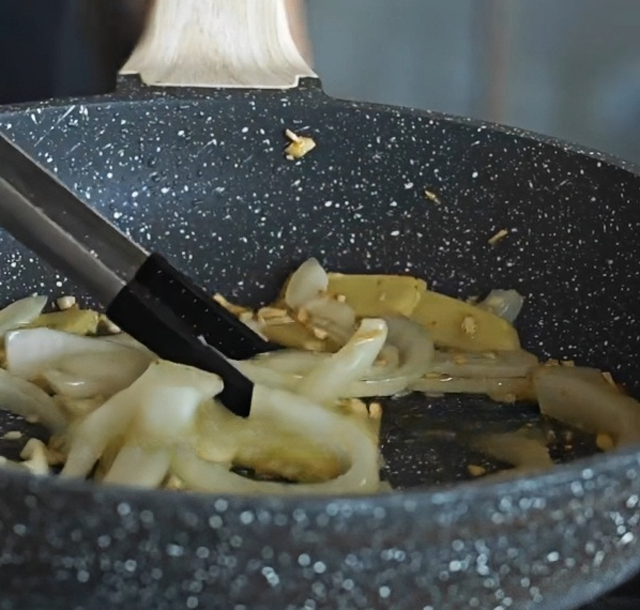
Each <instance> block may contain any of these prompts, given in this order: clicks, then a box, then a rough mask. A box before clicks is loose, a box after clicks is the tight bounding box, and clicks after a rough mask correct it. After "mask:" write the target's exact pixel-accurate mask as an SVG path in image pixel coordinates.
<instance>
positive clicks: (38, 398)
mask: <svg viewBox="0 0 640 610" xmlns="http://www.w3.org/2000/svg"><path fill="white" fill-rule="evenodd" d="M0 396H1V400H2V403H1V406H2V408H3V409H6V410H8V411H11V412H13V413H16V414H17V415H21V416H22V417H30V416H36V417H37V418H38V419H39V421H40V422H42V424H44V425H45V426H47V428H49V429H50V430H51V431H52V432H54V433H56V434H57V433H60V432H62V431H63V430H64V429H65V428H66V427H67V422H66V419H65V417H64V415H63V414H62V411H61V410H60V409H59V408H58V405H56V403H55V402H54V400H53V398H51V396H49V395H48V394H46V393H45V392H44V391H43V390H41V389H40V388H39V387H38V386H37V385H34V384H33V383H30V382H29V381H25V380H24V379H21V378H20V377H15V376H14V375H12V374H11V373H8V372H7V371H5V370H4V369H2V368H0Z"/></svg>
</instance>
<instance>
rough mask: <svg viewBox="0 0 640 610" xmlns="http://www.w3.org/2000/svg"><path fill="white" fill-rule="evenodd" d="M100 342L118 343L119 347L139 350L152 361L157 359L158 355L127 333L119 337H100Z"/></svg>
mask: <svg viewBox="0 0 640 610" xmlns="http://www.w3.org/2000/svg"><path fill="white" fill-rule="evenodd" d="M99 340H100V341H108V342H109V343H116V344H118V345H123V346H124V347H131V348H133V349H137V350H138V351H141V352H144V353H145V354H148V356H149V358H150V359H151V360H154V359H155V358H157V356H156V354H154V353H153V352H152V351H151V350H150V349H149V348H148V347H147V346H146V345H143V344H142V343H140V341H138V340H137V339H134V338H133V337H132V336H131V335H129V334H127V333H122V332H121V333H118V334H117V335H105V336H103V337H99Z"/></svg>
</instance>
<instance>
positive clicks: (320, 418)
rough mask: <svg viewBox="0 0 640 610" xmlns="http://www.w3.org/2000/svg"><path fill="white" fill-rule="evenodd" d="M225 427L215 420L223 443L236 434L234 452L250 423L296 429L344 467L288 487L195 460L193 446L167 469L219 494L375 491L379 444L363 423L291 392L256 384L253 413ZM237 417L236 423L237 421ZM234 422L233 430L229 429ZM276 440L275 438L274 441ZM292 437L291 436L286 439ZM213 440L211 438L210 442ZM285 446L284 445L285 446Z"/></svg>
mask: <svg viewBox="0 0 640 610" xmlns="http://www.w3.org/2000/svg"><path fill="white" fill-rule="evenodd" d="M231 419H232V421H231V423H230V424H227V425H228V426H231V428H227V427H226V426H225V424H224V421H223V422H220V423H219V426H220V427H219V428H218V430H219V434H220V435H221V436H224V437H225V438H226V441H225V442H227V443H229V442H230V440H229V439H230V438H231V436H232V434H233V435H237V439H238V440H237V447H238V450H237V452H238V454H240V453H241V449H240V448H241V447H242V446H243V445H245V444H246V443H244V442H241V441H242V439H243V436H242V434H241V432H240V431H241V430H242V429H245V434H251V427H252V426H257V427H258V428H257V429H262V430H264V429H265V425H267V426H268V429H269V430H271V431H272V434H273V435H274V436H276V438H277V435H278V434H279V432H280V431H281V430H283V429H284V430H295V431H296V436H297V439H298V442H299V443H301V444H302V445H304V444H305V443H307V442H313V443H322V444H325V445H326V446H327V447H328V448H331V449H332V451H333V452H335V453H337V454H338V455H344V456H345V458H346V462H347V466H346V472H344V474H342V475H340V476H338V477H336V478H335V479H332V480H330V481H327V482H326V483H312V484H297V485H287V484H283V483H273V482H263V481H252V480H249V479H247V478H245V477H242V476H240V475H238V474H235V473H232V472H230V471H229V464H228V463H227V464H220V463H214V462H210V461H206V460H203V459H201V458H199V457H198V456H197V455H195V453H194V452H193V451H192V450H191V449H187V448H182V449H179V450H178V451H177V452H176V456H175V457H174V459H173V460H172V463H171V471H172V472H173V473H174V474H176V475H177V476H178V477H179V478H181V479H182V480H183V481H184V482H185V483H186V484H187V485H188V487H189V488H191V489H195V490H200V491H210V492H217V493H246V494H253V493H260V494H351V493H367V492H375V491H376V490H377V489H378V485H379V456H378V448H377V442H376V439H375V437H374V436H373V435H370V434H368V433H367V432H366V431H365V429H364V428H363V426H361V425H358V424H357V423H356V422H355V421H354V420H353V419H351V418H345V417H343V416H340V415H338V414H336V413H333V412H331V411H329V410H327V409H324V408H322V407H320V406H318V405H316V404H314V403H312V402H310V401H308V400H306V399H304V398H301V397H299V396H296V395H293V394H291V393H289V392H283V391H280V390H274V389H268V388H265V387H263V386H256V388H255V390H254V401H253V403H252V408H251V416H250V417H249V418H248V419H247V420H242V419H241V418H235V417H233V416H232V418H231ZM238 420H239V421H238ZM233 426H235V428H234V427H233ZM273 440H274V442H275V440H276V439H273ZM288 441H290V438H288ZM212 442H215V441H212ZM284 449H285V450H286V447H285V448H284Z"/></svg>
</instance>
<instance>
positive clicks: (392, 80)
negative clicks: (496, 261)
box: [0, 0, 640, 163]
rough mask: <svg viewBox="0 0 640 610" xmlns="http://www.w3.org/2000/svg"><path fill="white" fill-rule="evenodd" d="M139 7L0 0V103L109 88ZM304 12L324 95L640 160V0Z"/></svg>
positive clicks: (407, 2)
mask: <svg viewBox="0 0 640 610" xmlns="http://www.w3.org/2000/svg"><path fill="white" fill-rule="evenodd" d="M146 4H147V0H0V103H7V102H9V101H19V100H20V99H37V98H42V97H49V96H53V95H56V96H57V95H67V94H86V93H90V92H99V91H103V90H106V89H109V88H113V86H115V80H114V79H115V71H116V68H117V66H118V65H119V63H120V62H122V61H123V58H124V57H125V56H126V54H127V52H128V50H129V48H130V45H131V44H132V40H134V39H135V37H136V35H137V32H138V30H139V22H140V15H141V14H142V12H143V11H144V6H145V5H146ZM306 6H307V16H308V17H307V20H308V27H309V36H310V38H311V42H312V45H313V50H314V51H313V52H314V61H315V67H316V69H317V71H318V72H319V73H320V75H321V77H322V80H323V82H324V86H325V89H326V91H327V92H328V93H329V94H331V95H334V96H339V97H345V98H351V99H358V100H369V101H375V102H384V103H389V104H401V105H407V106H414V107H419V108H428V109H434V110H440V111H443V112H448V113H453V114H458V115H466V116H473V117H476V118H481V119H488V120H492V121H498V122H501V123H507V124H511V125H516V126H519V127H524V128H527V129H531V130H534V131H538V132H543V133H547V134H551V135H555V136H558V137H560V138H564V139H567V140H570V141H574V142H578V143H581V144H584V145H586V146H590V147H593V148H597V149H601V150H604V151H606V152H609V153H613V154H615V155H618V156H621V157H624V158H627V159H629V160H632V161H636V162H639V163H640V2H638V0H607V1H606V2H605V1H603V0H562V2H558V1H557V0H307V1H306ZM27 34H28V35H27ZM34 41H35V42H34Z"/></svg>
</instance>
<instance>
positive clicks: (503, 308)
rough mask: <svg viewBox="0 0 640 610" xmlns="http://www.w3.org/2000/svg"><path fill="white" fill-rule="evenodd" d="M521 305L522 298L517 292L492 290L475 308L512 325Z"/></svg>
mask: <svg viewBox="0 0 640 610" xmlns="http://www.w3.org/2000/svg"><path fill="white" fill-rule="evenodd" d="M523 305H524V297H523V296H522V295H521V294H520V293H519V292H518V291H517V290H492V291H491V292H490V293H489V295H488V296H487V298H486V299H485V300H484V301H481V302H480V303H478V304H477V307H479V308H480V309H484V310H485V311H488V312H489V313H492V314H494V315H496V316H499V317H500V318H502V319H504V320H506V321H507V322H510V323H511V324H513V323H514V322H515V321H516V318H517V317H518V316H519V315H520V311H521V310H522V306H523Z"/></svg>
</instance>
